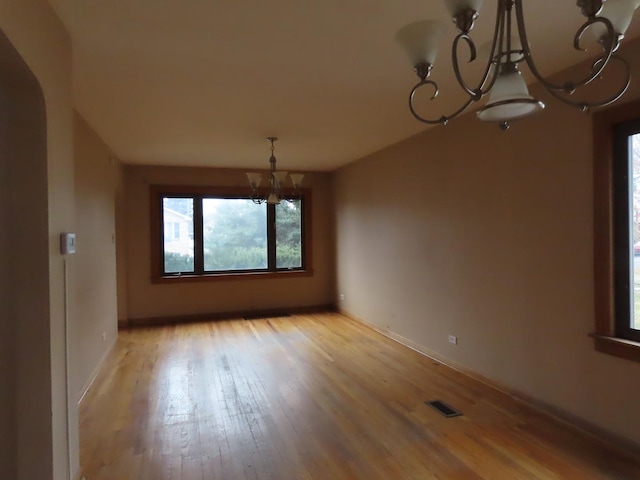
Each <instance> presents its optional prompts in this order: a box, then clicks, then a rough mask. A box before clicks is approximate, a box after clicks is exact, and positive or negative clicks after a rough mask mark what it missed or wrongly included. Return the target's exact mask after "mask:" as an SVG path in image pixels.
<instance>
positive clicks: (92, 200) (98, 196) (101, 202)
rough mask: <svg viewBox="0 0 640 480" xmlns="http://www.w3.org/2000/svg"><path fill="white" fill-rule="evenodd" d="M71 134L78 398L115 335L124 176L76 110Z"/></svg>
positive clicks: (73, 330)
mask: <svg viewBox="0 0 640 480" xmlns="http://www.w3.org/2000/svg"><path fill="white" fill-rule="evenodd" d="M74 133H75V136H74V150H75V152H74V156H75V194H76V195H75V201H76V224H77V230H76V233H77V241H78V249H77V253H76V254H75V255H74V257H73V261H74V265H75V275H76V278H75V284H76V291H75V296H76V299H77V300H76V305H75V311H74V315H73V323H72V325H71V328H70V329H69V330H70V347H71V348H72V357H73V358H74V359H76V361H75V362H74V363H73V364H72V365H71V369H72V375H71V377H72V379H73V380H74V382H73V385H72V389H71V390H72V392H73V393H74V396H73V397H72V400H74V401H75V402H77V401H78V400H79V398H80V396H81V395H82V394H83V393H84V391H85V390H86V388H87V387H88V386H89V383H90V382H91V381H92V380H93V378H94V376H95V374H96V373H97V369H98V368H99V367H100V365H101V363H102V359H103V358H104V357H105V355H106V354H107V353H108V352H109V351H110V349H111V346H112V345H113V344H114V342H115V340H116V337H117V334H118V309H117V304H118V299H117V289H116V288H117V287H116V285H117V282H116V220H115V218H116V198H121V197H122V193H121V192H122V189H123V183H122V182H123V180H122V166H121V165H120V162H118V161H117V160H116V159H115V157H114V156H113V154H112V152H111V151H110V150H109V148H108V147H107V145H105V144H104V142H103V141H102V140H101V139H100V138H99V137H98V136H97V135H96V133H95V132H94V131H93V130H92V129H91V127H90V126H89V125H88V124H87V123H86V122H85V121H84V119H83V118H82V117H81V116H80V115H78V114H76V115H75V119H74ZM103 335H104V337H103Z"/></svg>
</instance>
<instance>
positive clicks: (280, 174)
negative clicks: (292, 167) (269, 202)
mask: <svg viewBox="0 0 640 480" xmlns="http://www.w3.org/2000/svg"><path fill="white" fill-rule="evenodd" d="M272 175H273V176H274V177H275V178H276V181H277V182H278V185H282V184H283V183H284V181H285V180H286V179H287V172H283V171H277V172H273V173H272Z"/></svg>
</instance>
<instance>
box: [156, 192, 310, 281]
mask: <svg viewBox="0 0 640 480" xmlns="http://www.w3.org/2000/svg"><path fill="white" fill-rule="evenodd" d="M308 203H309V194H308V192H304V193H303V194H302V195H298V196H297V197H296V198H292V199H289V200H283V201H281V202H280V204H278V205H268V204H266V203H262V204H256V203H254V202H253V201H252V200H251V199H250V198H248V197H247V196H246V194H243V193H240V192H238V191H237V190H233V189H221V188H202V187H193V188H188V187H162V186H153V187H152V188H151V204H152V206H151V223H152V225H151V226H152V248H151V251H152V276H153V277H154V278H155V279H156V280H163V279H176V278H180V279H182V278H191V279H194V278H213V277H220V276H225V275H233V276H238V275H242V274H282V273H295V272H307V271H308V269H309V265H308V261H307V253H308V246H307V245H306V243H307V242H306V241H305V239H306V233H307V230H308V229H309V219H308V214H307V210H308Z"/></svg>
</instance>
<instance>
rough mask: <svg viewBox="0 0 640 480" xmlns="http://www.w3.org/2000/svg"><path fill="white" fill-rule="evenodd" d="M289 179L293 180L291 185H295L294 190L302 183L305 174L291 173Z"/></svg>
mask: <svg viewBox="0 0 640 480" xmlns="http://www.w3.org/2000/svg"><path fill="white" fill-rule="evenodd" d="M289 178H290V179H291V183H293V188H298V187H299V186H300V184H301V183H302V179H303V178H304V173H290V174H289Z"/></svg>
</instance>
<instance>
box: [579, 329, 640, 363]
mask: <svg viewBox="0 0 640 480" xmlns="http://www.w3.org/2000/svg"><path fill="white" fill-rule="evenodd" d="M590 336H591V337H592V338H593V342H594V346H595V349H596V350H597V351H598V352H601V353H606V354H608V355H614V356H616V357H621V358H625V359H627V360H631V361H632V362H640V343H638V342H633V341H631V340H625V339H623V338H617V337H609V336H606V335H599V334H597V333H592V334H591V335H590Z"/></svg>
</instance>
